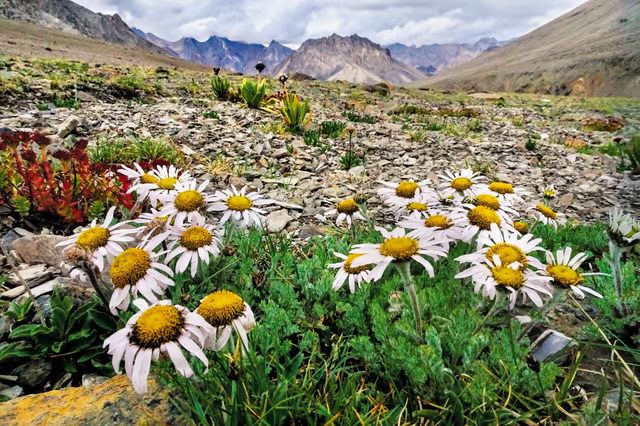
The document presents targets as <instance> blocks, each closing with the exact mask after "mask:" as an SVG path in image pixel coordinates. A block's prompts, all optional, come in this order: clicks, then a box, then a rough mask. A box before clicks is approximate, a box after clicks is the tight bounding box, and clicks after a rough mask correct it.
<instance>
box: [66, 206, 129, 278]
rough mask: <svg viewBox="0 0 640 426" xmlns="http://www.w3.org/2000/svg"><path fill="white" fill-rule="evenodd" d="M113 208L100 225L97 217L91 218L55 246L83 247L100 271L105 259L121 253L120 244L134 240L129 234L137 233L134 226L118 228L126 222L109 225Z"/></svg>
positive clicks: (107, 259)
mask: <svg viewBox="0 0 640 426" xmlns="http://www.w3.org/2000/svg"><path fill="white" fill-rule="evenodd" d="M115 210H116V208H115V207H111V208H110V209H109V211H107V215H106V217H105V218H104V221H103V222H102V224H101V225H98V224H97V221H98V220H97V219H93V221H91V224H89V226H88V227H87V228H84V229H83V230H82V231H80V232H79V233H77V234H74V235H72V236H71V237H69V239H68V240H65V241H62V242H60V243H58V244H57V246H58V247H66V246H71V245H74V246H76V247H79V248H81V249H83V250H84V251H85V252H86V253H87V254H88V257H89V260H90V261H91V262H93V263H94V264H95V265H96V266H97V267H98V270H100V271H102V270H103V269H104V265H105V260H106V261H107V262H109V261H110V260H111V259H112V258H113V257H114V256H117V255H118V254H119V253H122V246H123V245H125V244H126V243H130V242H132V241H134V238H133V237H131V235H132V234H135V233H137V229H135V228H127V229H119V228H121V227H122V226H123V225H126V224H127V223H126V222H120V223H116V224H115V225H111V222H113V214H114V212H115Z"/></svg>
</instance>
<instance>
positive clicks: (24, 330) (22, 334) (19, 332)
mask: <svg viewBox="0 0 640 426" xmlns="http://www.w3.org/2000/svg"><path fill="white" fill-rule="evenodd" d="M49 333H50V330H49V329H48V328H47V327H44V326H42V325H41V324H25V325H21V326H18V327H16V328H14V329H13V330H11V334H10V335H9V337H11V338H12V339H19V338H28V339H37V338H38V337H40V336H43V335H46V334H49Z"/></svg>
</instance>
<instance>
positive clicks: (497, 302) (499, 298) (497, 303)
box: [471, 291, 502, 335]
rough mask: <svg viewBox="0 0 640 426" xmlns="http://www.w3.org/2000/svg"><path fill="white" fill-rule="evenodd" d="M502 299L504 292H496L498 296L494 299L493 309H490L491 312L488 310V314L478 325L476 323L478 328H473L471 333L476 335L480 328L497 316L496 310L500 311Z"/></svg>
mask: <svg viewBox="0 0 640 426" xmlns="http://www.w3.org/2000/svg"><path fill="white" fill-rule="evenodd" d="M501 301H502V293H501V292H499V291H498V292H496V297H495V298H494V299H493V305H491V309H489V312H487V315H485V317H484V319H483V320H482V321H480V322H479V323H478V325H476V328H475V329H474V330H473V333H471V335H474V334H476V333H477V332H478V331H480V329H481V328H482V327H484V326H485V325H486V324H487V322H489V320H490V319H491V318H493V317H494V316H495V314H496V312H498V307H499V306H500V302H501Z"/></svg>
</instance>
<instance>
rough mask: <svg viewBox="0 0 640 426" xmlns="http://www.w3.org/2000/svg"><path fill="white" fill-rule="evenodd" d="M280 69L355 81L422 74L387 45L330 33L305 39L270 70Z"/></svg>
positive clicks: (411, 77)
mask: <svg viewBox="0 0 640 426" xmlns="http://www.w3.org/2000/svg"><path fill="white" fill-rule="evenodd" d="M284 72H286V73H295V72H298V73H302V74H307V75H310V76H312V77H314V78H317V79H321V80H338V79H339V80H347V81H352V82H356V83H373V82H378V81H388V82H391V83H407V82H410V81H414V80H416V79H420V78H422V76H424V74H422V73H421V72H420V71H418V70H416V69H414V68H411V67H409V66H407V65H405V64H403V63H401V62H399V61H397V60H395V59H393V58H392V57H391V56H390V54H389V51H388V50H387V49H385V48H383V47H382V46H380V45H379V44H377V43H374V42H373V41H371V40H369V39H367V38H365V37H361V36H359V35H357V34H352V35H350V36H340V35H338V34H332V35H330V36H328V37H321V38H318V39H310V40H307V41H305V42H304V43H302V45H301V46H300V48H299V49H298V50H297V51H296V52H295V53H293V55H291V56H290V57H289V58H288V59H287V60H285V61H284V62H283V63H282V64H280V65H279V66H278V67H277V68H276V70H275V71H274V74H280V73H284Z"/></svg>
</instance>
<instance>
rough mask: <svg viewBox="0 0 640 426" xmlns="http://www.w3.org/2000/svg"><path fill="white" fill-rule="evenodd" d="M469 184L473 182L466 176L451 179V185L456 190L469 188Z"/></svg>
mask: <svg viewBox="0 0 640 426" xmlns="http://www.w3.org/2000/svg"><path fill="white" fill-rule="evenodd" d="M471 185H473V182H471V179H469V178H466V177H457V178H455V179H454V180H452V181H451V187H452V188H453V189H455V190H456V191H464V190H465V189H469V188H471Z"/></svg>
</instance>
